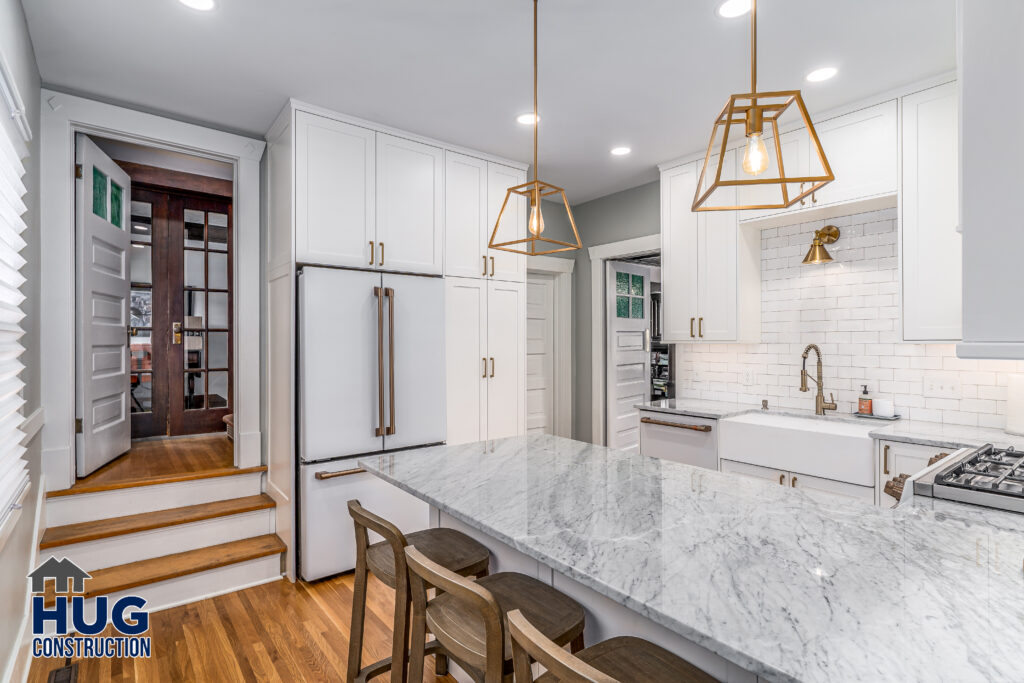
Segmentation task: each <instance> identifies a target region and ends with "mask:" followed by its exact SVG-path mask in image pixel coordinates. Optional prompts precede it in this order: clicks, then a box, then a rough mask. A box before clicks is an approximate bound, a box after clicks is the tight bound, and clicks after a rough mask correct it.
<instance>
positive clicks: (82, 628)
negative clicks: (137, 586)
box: [28, 556, 152, 659]
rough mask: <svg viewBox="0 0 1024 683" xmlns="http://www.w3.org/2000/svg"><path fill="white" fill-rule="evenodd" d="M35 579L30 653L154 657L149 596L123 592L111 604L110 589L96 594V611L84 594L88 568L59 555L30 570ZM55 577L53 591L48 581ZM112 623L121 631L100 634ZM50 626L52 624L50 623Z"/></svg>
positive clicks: (97, 656) (64, 655)
mask: <svg viewBox="0 0 1024 683" xmlns="http://www.w3.org/2000/svg"><path fill="white" fill-rule="evenodd" d="M28 578H29V579H30V580H31V582H32V593H33V595H32V636H33V637H32V656H33V657H71V658H74V659H88V658H102V657H110V658H122V657H150V656H151V654H152V640H151V638H150V637H149V636H143V635H142V634H144V633H146V632H148V631H149V612H147V611H146V610H144V609H143V608H144V607H145V606H146V601H145V600H144V599H143V598H140V597H138V596H136V595H126V596H124V597H122V598H119V599H118V600H117V601H116V602H114V603H113V605H111V604H110V600H109V598H108V597H107V596H106V595H97V596H95V606H96V609H95V614H92V610H90V609H88V608H87V605H86V601H85V600H86V599H85V596H84V595H76V593H79V594H80V593H85V582H86V581H88V580H89V579H91V578H92V577H91V576H89V574H88V572H86V571H84V570H83V569H81V568H80V567H79V566H78V565H76V564H75V563H74V562H72V561H71V560H69V559H67V558H64V559H62V560H58V559H57V558H55V557H52V556H51V557H50V559H48V560H46V561H45V562H43V563H42V564H41V565H39V566H38V567H36V568H35V570H34V571H33V572H32V573H31V574H29V575H28ZM50 580H52V581H53V583H54V586H53V588H54V590H53V594H52V595H49V596H48V595H46V583H47V581H50ZM108 625H113V627H114V629H115V630H116V631H117V632H118V633H119V634H121V635H119V636H114V635H107V636H101V635H100V634H101V633H103V632H104V631H105V630H106V629H107V626H108ZM48 626H49V628H48Z"/></svg>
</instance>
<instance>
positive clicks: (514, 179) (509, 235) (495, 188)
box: [484, 163, 527, 282]
mask: <svg viewBox="0 0 1024 683" xmlns="http://www.w3.org/2000/svg"><path fill="white" fill-rule="evenodd" d="M525 182H526V171H520V170H519V169H517V168H511V167H509V166H502V165H501V164H495V163H488V164H487V226H486V229H485V230H484V233H485V235H484V245H487V244H490V239H491V232H492V231H493V230H494V224H495V223H496V222H497V221H498V214H499V213H501V207H502V204H504V202H505V193H506V192H507V191H508V188H510V187H512V186H513V185H522V184H523V183H525ZM526 208H527V207H526V198H525V197H520V196H517V195H513V196H512V197H510V198H509V200H508V206H506V207H505V213H504V214H502V216H501V229H500V230H498V240H497V241H499V242H509V241H511V240H514V239H516V240H521V239H525V237H526V218H527V216H526ZM487 262H488V264H487V267H488V270H487V276H488V277H493V278H494V279H495V280H508V281H511V282H526V257H525V256H522V255H520V254H511V253H509V252H507V251H501V250H500V249H488V250H487Z"/></svg>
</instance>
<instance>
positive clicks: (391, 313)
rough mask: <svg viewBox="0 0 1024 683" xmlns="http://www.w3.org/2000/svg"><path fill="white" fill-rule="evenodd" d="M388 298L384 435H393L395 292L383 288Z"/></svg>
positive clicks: (389, 288)
mask: <svg viewBox="0 0 1024 683" xmlns="http://www.w3.org/2000/svg"><path fill="white" fill-rule="evenodd" d="M384 296H386V297H387V298H388V409H389V412H390V415H391V418H390V420H388V428H387V429H386V430H385V431H384V433H385V434H394V433H395V290H394V289H392V288H391V287H385V288H384Z"/></svg>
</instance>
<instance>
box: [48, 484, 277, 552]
mask: <svg viewBox="0 0 1024 683" xmlns="http://www.w3.org/2000/svg"><path fill="white" fill-rule="evenodd" d="M274 505H275V503H274V499H273V498H271V497H270V496H268V495H267V494H265V493H261V494H259V495H257V496H246V497H244V498H231V499H229V500H218V501H215V502H212V503H200V504H198V505H188V506H185V507H179V508H172V509H170V510H157V511H156V512H143V513H140V514H137V515H126V516H124V517H114V518H111V519H98V520H95V521H92V522H79V523H76V524H65V525H63V526H57V527H51V528H49V529H47V530H46V532H45V533H44V534H43V540H42V541H41V542H40V543H39V548H40V550H46V549H47V548H55V547H58V546H62V545H70V544H72V543H84V542H86V541H95V540H98V539H101V538H110V537H112V536H123V535H125V534H134V533H136V532H139V531H149V530H151V529H162V528H164V527H169V526H176V525H179V524H189V523H191V522H201V521H203V520H205V519H214V518H216V517H227V516H229V515H238V514H242V513H245V512H254V511H256V510H265V509H267V508H272V507H274Z"/></svg>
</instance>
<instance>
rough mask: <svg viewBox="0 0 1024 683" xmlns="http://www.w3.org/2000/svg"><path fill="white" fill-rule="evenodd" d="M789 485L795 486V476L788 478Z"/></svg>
mask: <svg viewBox="0 0 1024 683" xmlns="http://www.w3.org/2000/svg"><path fill="white" fill-rule="evenodd" d="M789 485H790V487H791V488H794V489H795V488H796V477H793V478H792V479H791V480H790V482H789Z"/></svg>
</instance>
